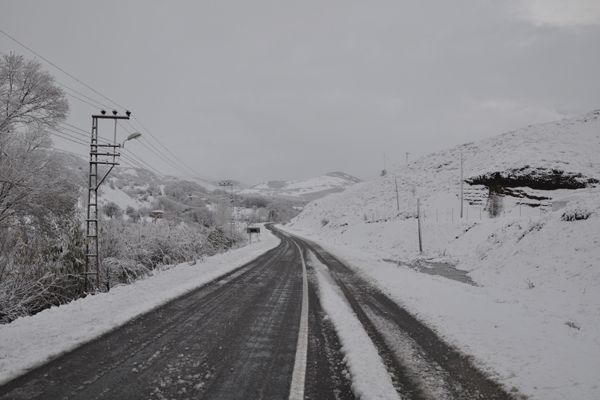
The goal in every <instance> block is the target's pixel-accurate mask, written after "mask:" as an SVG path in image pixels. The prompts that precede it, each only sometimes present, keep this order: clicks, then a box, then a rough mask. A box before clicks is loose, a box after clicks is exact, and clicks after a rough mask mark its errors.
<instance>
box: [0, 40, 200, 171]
mask: <svg viewBox="0 0 600 400" xmlns="http://www.w3.org/2000/svg"><path fill="white" fill-rule="evenodd" d="M0 33H1V34H3V35H4V36H6V37H7V38H9V39H10V40H12V41H13V42H15V43H17V44H18V45H19V46H21V47H23V48H25V49H26V50H28V51H30V52H31V53H32V54H34V55H36V56H37V57H39V58H41V59H42V60H44V61H45V62H47V63H48V64H50V65H51V66H53V67H54V68H56V69H57V70H59V71H61V72H62V73H63V74H65V75H67V76H68V77H70V78H71V79H73V80H74V81H76V82H77V83H79V84H81V85H83V86H84V87H86V88H87V89H89V90H91V91H92V92H94V93H96V94H97V95H99V96H101V97H102V98H104V99H105V100H107V101H109V102H110V103H112V104H114V105H116V106H118V107H120V108H122V109H126V107H124V106H122V105H120V104H119V103H118V102H116V101H115V100H113V99H111V98H110V97H108V96H106V95H104V94H103V93H101V92H100V91H98V90H96V89H94V88H93V87H92V86H90V85H88V84H87V83H85V82H83V81H82V80H80V79H79V78H77V77H76V76H74V75H73V74H71V73H69V72H68V71H66V70H65V69H63V68H62V67H60V66H59V65H57V64H55V63H54V62H52V61H51V60H49V59H48V58H46V57H44V56H43V55H41V54H40V53H38V52H37V51H35V50H34V49H32V48H31V47H29V46H27V45H26V44H24V43H22V42H21V41H19V40H18V39H16V38H15V37H13V36H12V35H10V34H8V33H7V32H5V31H3V30H2V29H0ZM57 83H58V84H59V85H61V86H62V87H64V88H65V89H67V90H71V91H73V92H75V93H77V94H78V95H79V96H82V97H84V98H86V99H88V100H90V101H91V102H90V101H87V100H84V99H83V98H81V97H78V96H77V95H74V94H72V93H69V92H67V95H69V96H70V97H73V98H74V99H76V100H79V101H81V102H82V103H84V104H87V105H89V106H90V107H93V108H96V107H97V105H101V106H103V107H104V108H110V107H106V106H105V104H103V103H102V102H100V101H98V100H95V99H93V98H91V97H89V96H87V95H85V94H84V93H81V92H79V91H77V90H75V89H73V88H71V87H70V86H68V85H66V84H64V83H61V82H59V81H57ZM92 102H93V103H96V104H93V103H92ZM133 118H134V119H135V121H136V122H137V123H138V124H139V125H140V126H141V128H142V130H144V131H145V132H146V133H148V135H149V136H150V137H152V138H153V139H154V140H155V141H156V143H158V144H159V145H160V146H161V147H162V148H163V149H165V150H166V151H167V152H168V153H169V154H170V155H171V156H172V157H173V159H174V160H175V161H171V162H170V163H171V166H173V164H172V163H175V162H178V163H179V164H180V165H181V166H183V168H184V169H187V170H189V171H190V172H191V176H192V177H195V178H197V179H200V180H209V179H207V178H203V177H200V176H199V175H197V174H196V172H195V171H194V169H193V168H191V167H189V166H188V165H187V164H185V163H184V162H183V161H181V160H180V159H179V158H178V157H177V156H176V155H175V154H174V153H173V152H172V151H171V150H170V149H169V148H168V147H166V146H165V145H164V144H163V143H162V142H161V141H160V140H159V139H158V138H157V137H156V136H154V135H153V134H152V133H151V132H150V130H148V128H147V127H146V126H145V125H144V124H143V123H142V122H141V121H140V120H139V119H137V118H136V117H133ZM128 123H130V122H129V121H128ZM130 124H131V123H130ZM132 126H133V125H132ZM148 144H150V145H151V142H149V141H148ZM152 147H154V146H152ZM154 149H155V150H156V151H157V152H158V153H161V154H162V151H159V150H158V149H156V147H154ZM165 157H166V155H164V154H163V157H161V158H162V159H163V160H164V158H165ZM166 158H168V159H169V160H170V159H171V158H170V157H166ZM176 169H177V170H178V171H179V172H183V171H182V170H181V169H180V168H176Z"/></svg>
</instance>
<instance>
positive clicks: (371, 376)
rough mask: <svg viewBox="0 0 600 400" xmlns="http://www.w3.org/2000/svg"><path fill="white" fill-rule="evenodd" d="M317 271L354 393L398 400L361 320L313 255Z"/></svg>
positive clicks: (320, 294)
mask: <svg viewBox="0 0 600 400" xmlns="http://www.w3.org/2000/svg"><path fill="white" fill-rule="evenodd" d="M307 262H308V264H309V265H311V266H312V267H313V268H314V270H315V275H316V277H317V282H318V287H319V298H320V300H321V305H322V306H323V309H324V310H325V312H326V313H327V316H328V317H329V318H331V320H332V321H333V326H334V327H335V330H336V332H337V334H338V336H339V338H340V341H341V343H342V351H343V352H344V355H345V359H346V360H347V362H348V367H349V368H350V374H351V375H352V382H353V383H352V391H353V392H354V394H355V395H356V396H357V398H361V399H363V398H364V399H381V400H398V399H399V396H398V394H397V393H396V389H394V385H393V383H392V381H391V379H390V376H389V374H388V372H387V370H386V368H385V365H384V364H383V361H382V360H381V357H380V356H379V354H378V353H377V348H376V347H375V345H374V344H373V342H372V341H371V339H370V338H369V335H368V334H367V332H366V331H365V329H364V327H363V326H362V324H361V323H360V321H359V320H358V317H357V316H356V315H355V314H354V312H353V311H352V308H351V307H350V305H349V304H348V303H347V302H346V300H345V299H344V298H343V295H342V294H341V293H340V292H339V291H338V290H336V288H337V285H336V284H335V283H334V282H333V280H332V278H331V276H330V275H329V272H328V269H327V267H326V266H325V265H323V264H322V263H321V262H320V261H319V260H318V259H317V257H315V255H314V254H313V253H312V252H309V256H308V259H307Z"/></svg>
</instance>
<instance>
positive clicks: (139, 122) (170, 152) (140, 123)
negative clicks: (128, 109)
mask: <svg viewBox="0 0 600 400" xmlns="http://www.w3.org/2000/svg"><path fill="white" fill-rule="evenodd" d="M132 119H133V120H134V121H135V122H136V123H137V124H139V125H140V127H142V129H143V130H145V131H146V132H147V133H148V135H150V137H152V138H153V139H154V141H155V142H156V143H158V144H159V145H160V146H161V147H162V148H163V149H165V150H166V151H167V152H168V153H169V154H171V156H173V157H174V159H175V160H177V161H178V162H179V163H180V164H181V165H182V166H183V167H184V168H186V169H187V170H189V171H190V172H191V173H192V176H193V177H195V178H197V179H201V180H207V181H209V180H210V179H206V178H203V177H201V176H199V175H197V174H196V172H195V171H194V169H193V168H191V167H189V166H188V165H187V164H185V163H184V162H183V161H181V160H180V159H179V158H178V157H177V156H176V155H175V154H173V152H172V151H171V150H169V148H168V147H167V146H165V145H164V144H162V142H161V141H160V140H158V138H157V137H156V136H154V135H153V134H152V132H150V130H149V129H148V128H146V126H144V124H143V123H142V121H140V120H139V119H138V118H136V117H135V116H132Z"/></svg>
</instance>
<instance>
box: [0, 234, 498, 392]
mask: <svg viewBox="0 0 600 400" xmlns="http://www.w3.org/2000/svg"><path fill="white" fill-rule="evenodd" d="M275 233H276V234H277V235H278V236H279V237H280V238H281V244H280V245H279V246H278V247H276V248H275V249H273V250H271V251H269V252H267V253H265V254H264V255H262V256H261V257H259V258H257V259H256V260H254V261H252V262H250V263H248V264H246V265H244V266H242V267H241V268H239V269H237V270H235V271H233V272H232V273H229V274H227V275H225V276H223V277H221V278H220V279H218V280H216V281H213V282H212V283H210V284H208V285H206V286H204V287H201V288H199V289H197V290H195V291H193V292H191V293H189V294H187V295H185V296H183V297H180V298H178V299H176V300H173V301H171V302H170V303H168V304H166V305H164V306H162V307H161V308H159V309H157V310H154V311H152V312H150V313H148V314H145V315H143V316H141V317H138V318H137V319H135V320H133V321H131V322H129V323H127V324H126V325H124V326H122V327H121V328H119V329H117V330H115V331H113V332H111V333H109V334H106V335H104V336H102V337H100V338H98V339H96V340H95V341H93V342H90V343H88V344H85V345H83V346H81V347H80V348H78V349H76V350H74V351H72V352H70V353H67V354H65V355H63V356H61V357H59V358H57V359H55V360H53V361H51V362H49V363H48V364H45V365H43V366H41V367H40V368H37V369H35V370H33V371H30V372H29V373H27V374H25V375H23V376H21V377H19V378H17V379H15V380H13V381H11V382H9V383H8V384H6V385H4V386H2V387H0V399H2V400H5V399H52V400H54V399H81V400H83V399H85V400H91V399H159V400H164V399H178V400H183V399H296V398H305V399H319V400H328V399H353V398H354V395H353V393H352V389H351V381H350V379H351V377H350V376H349V374H348V369H347V366H346V364H345V362H344V356H343V354H342V351H341V346H340V342H339V338H338V336H337V335H336V332H335V329H334V327H333V326H332V325H331V322H330V321H329V319H328V318H326V315H325V314H324V312H323V310H322V308H321V306H320V303H319V298H318V295H317V294H318V288H317V284H316V280H315V277H314V273H313V271H312V267H311V266H310V264H309V265H306V264H304V263H303V259H304V258H305V257H306V256H307V254H308V253H309V251H310V252H313V253H314V254H315V255H316V256H317V257H318V258H319V259H320V260H321V261H322V262H323V263H324V264H326V265H327V267H328V268H329V271H330V274H331V275H332V277H333V278H334V281H335V282H336V283H337V285H338V286H339V289H340V291H341V293H343V295H344V296H345V297H346V300H347V301H348V302H349V304H350V305H351V306H352V308H353V311H354V312H355V314H356V315H357V317H358V318H359V320H360V322H361V323H362V324H363V326H364V327H365V330H366V331H367V333H368V334H369V337H370V338H371V340H372V341H373V343H374V344H375V345H376V347H377V350H378V351H379V353H380V355H381V357H382V359H383V360H384V363H385V366H386V368H387V370H388V372H389V374H390V378H391V380H392V381H393V383H394V386H395V387H396V389H397V391H398V394H399V395H401V396H402V398H407V399H425V398H427V399H438V398H448V399H479V398H481V399H484V398H485V399H505V398H510V397H509V396H508V395H507V394H506V393H505V392H503V391H502V390H501V388H500V387H499V386H498V385H496V384H495V383H494V382H493V381H491V380H489V379H488V378H487V377H486V376H485V375H483V374H482V373H481V372H479V371H478V370H477V369H476V368H475V367H473V366H472V364H471V363H470V361H469V358H468V357H465V356H463V355H462V354H460V353H459V352H457V351H456V350H455V349H453V348H451V347H450V346H448V345H447V344H445V343H444V342H443V341H441V340H440V339H439V338H438V337H437V336H436V335H435V334H434V333H433V331H431V330H430V329H429V328H427V327H426V326H424V325H422V324H421V323H420V322H419V321H417V320H416V319H415V318H413V317H412V316H410V314H408V313H407V312H406V311H404V310H403V309H401V308H400V307H398V306H397V305H396V304H395V303H393V302H392V301H391V300H389V298H387V297H386V296H385V295H383V294H382V293H381V292H379V291H377V290H376V289H375V288H373V287H371V286H370V285H369V284H368V283H367V282H365V281H364V280H363V279H362V278H360V277H359V276H358V275H357V274H355V273H354V271H352V270H351V269H350V268H348V267H347V266H345V265H344V264H343V263H341V262H340V261H339V260H337V259H336V258H335V257H333V256H332V255H331V254H329V253H327V252H326V251H324V250H323V249H322V248H320V247H319V246H317V245H316V244H313V243H308V242H305V241H303V240H300V239H298V238H291V237H289V236H288V235H284V234H282V233H280V232H278V231H275ZM301 254H302V255H301ZM303 308H304V311H303Z"/></svg>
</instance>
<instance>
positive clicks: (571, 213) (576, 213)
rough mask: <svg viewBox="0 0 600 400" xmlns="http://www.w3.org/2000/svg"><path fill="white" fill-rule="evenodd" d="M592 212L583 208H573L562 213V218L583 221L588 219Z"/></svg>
mask: <svg viewBox="0 0 600 400" xmlns="http://www.w3.org/2000/svg"><path fill="white" fill-rule="evenodd" d="M591 215H592V212H591V211H589V210H586V209H583V208H579V207H578V208H573V209H570V210H566V211H565V212H563V213H562V215H561V217H560V219H561V220H563V221H581V220H585V219H588V218H589V217H590V216H591Z"/></svg>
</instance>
